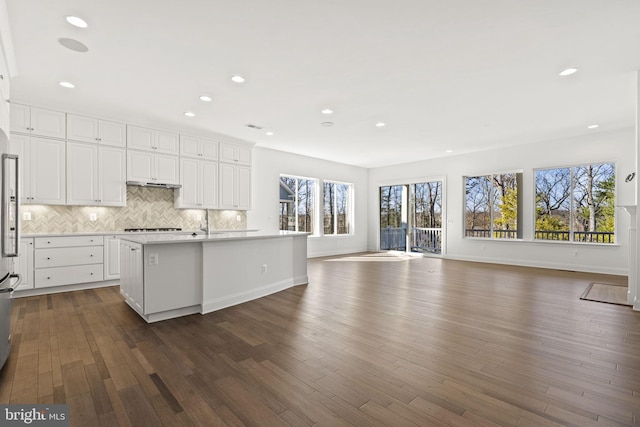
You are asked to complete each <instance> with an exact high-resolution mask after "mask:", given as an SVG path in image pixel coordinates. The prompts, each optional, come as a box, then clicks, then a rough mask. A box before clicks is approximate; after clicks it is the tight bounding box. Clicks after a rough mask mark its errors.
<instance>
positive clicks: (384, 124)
mask: <svg viewBox="0 0 640 427" xmlns="http://www.w3.org/2000/svg"><path fill="white" fill-rule="evenodd" d="M386 125H387V124H386V123H385V122H378V123H376V126H377V127H379V128H382V127H385V126H386Z"/></svg>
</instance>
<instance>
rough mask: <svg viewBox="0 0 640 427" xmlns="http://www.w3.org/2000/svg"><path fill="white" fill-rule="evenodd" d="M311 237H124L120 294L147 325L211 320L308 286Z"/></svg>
mask: <svg viewBox="0 0 640 427" xmlns="http://www.w3.org/2000/svg"><path fill="white" fill-rule="evenodd" d="M308 235H309V233H298V232H286V231H281V232H279V233H265V232H258V231H247V232H228V233H225V232H222V233H215V232H214V233H211V234H197V233H194V234H192V235H185V234H163V235H135V236H123V237H121V241H120V292H121V294H122V295H123V296H124V298H125V301H126V302H127V304H129V305H130V306H131V307H132V308H133V309H134V310H135V311H136V312H138V314H139V315H140V316H142V318H143V319H145V320H146V321H147V322H156V321H159V320H165V319H170V318H174V317H179V316H184V315H188V314H194V313H201V314H206V313H210V312H212V311H215V310H220V309H222V308H225V307H229V306H232V305H236V304H240V303H242V302H246V301H250V300H253V299H256V298H260V297H263V296H266V295H269V294H272V293H275V292H279V291H282V290H284V289H287V288H290V287H292V286H296V285H302V284H306V283H308V277H307V236H308Z"/></svg>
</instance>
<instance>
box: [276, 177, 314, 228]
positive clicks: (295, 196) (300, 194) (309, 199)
mask: <svg viewBox="0 0 640 427" xmlns="http://www.w3.org/2000/svg"><path fill="white" fill-rule="evenodd" d="M317 182H318V181H317V180H315V179H307V178H300V177H295V176H285V175H281V176H280V230H289V231H305V232H308V233H314V227H313V223H314V218H315V212H316V197H315V194H316V188H317Z"/></svg>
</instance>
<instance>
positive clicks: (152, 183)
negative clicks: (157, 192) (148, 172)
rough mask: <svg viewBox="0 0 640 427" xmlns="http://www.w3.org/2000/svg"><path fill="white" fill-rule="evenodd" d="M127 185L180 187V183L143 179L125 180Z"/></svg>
mask: <svg viewBox="0 0 640 427" xmlns="http://www.w3.org/2000/svg"><path fill="white" fill-rule="evenodd" d="M127 185H135V186H136V187H154V188H182V185H180V184H161V183H159V182H144V181H127Z"/></svg>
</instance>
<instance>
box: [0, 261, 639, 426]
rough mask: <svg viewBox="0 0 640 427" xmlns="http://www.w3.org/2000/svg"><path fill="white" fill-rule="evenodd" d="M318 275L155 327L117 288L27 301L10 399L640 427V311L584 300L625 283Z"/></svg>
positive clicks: (343, 417)
mask: <svg viewBox="0 0 640 427" xmlns="http://www.w3.org/2000/svg"><path fill="white" fill-rule="evenodd" d="M309 277H310V283H309V285H306V286H299V287H296V288H293V289H290V290H287V291H284V292H280V293H278V294H274V295H271V296H269V297H266V298H263V299H260V300H257V301H253V302H249V303H246V304H242V305H239V306H236V307H232V308H229V309H225V310H221V311H218V312H215V313H211V314H208V315H205V316H202V315H192V316H188V317H184V318H179V319H174V320H168V321H164V322H159V323H154V324H146V323H145V322H144V321H143V320H142V319H141V318H139V317H138V316H137V315H136V314H135V313H134V312H133V311H132V310H131V309H130V308H129V307H128V306H127V305H126V304H125V303H124V302H123V300H122V298H121V297H120V295H119V292H118V288H117V287H110V288H102V289H95V290H87V291H78V292H69V293H64V294H55V295H47V296H40V297H30V298H20V299H16V300H15V301H14V309H13V315H12V322H13V323H12V327H13V347H12V353H11V356H10V358H9V360H8V362H7V365H6V366H5V367H4V369H3V371H2V372H1V373H0V402H2V403H9V402H10V403H27V404H33V403H68V404H69V405H70V412H71V425H73V426H80V425H87V426H99V425H100V426H109V427H111V426H117V425H121V426H160V425H167V426H170V425H175V426H196V425H200V426H218V425H220V426H222V425H229V426H238V425H248V426H279V425H291V426H312V425H318V426H320V425H322V426H341V425H360V426H383V425H386V426H394V427H395V426H430V425H434V426H439V425H456V426H457V425H504V426H514V425H517V426H547V425H549V426H552V425H570V426H618V425H637V424H639V423H640V313H639V312H633V311H632V309H631V308H630V307H624V306H618V305H610V304H603V303H597V302H591V301H582V300H580V299H579V297H580V295H582V293H583V292H584V290H585V289H586V287H587V285H588V284H589V283H590V282H592V281H598V282H603V283H624V281H625V280H626V278H623V277H617V276H603V275H593V274H584V273H575V272H566V271H552V270H541V269H532V268H520V267H509V266H498V265H489V264H476V263H466V262H459V261H451V260H440V259H428V258H425V259H420V258H416V259H408V258H406V257H392V256H385V255H381V254H362V255H357V256H347V257H339V258H322V259H314V260H310V261H309ZM176 288H177V289H176V291H177V292H179V284H178V283H177V284H176Z"/></svg>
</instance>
